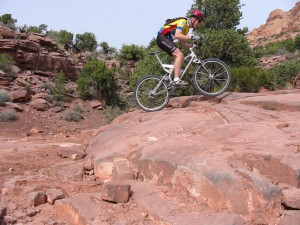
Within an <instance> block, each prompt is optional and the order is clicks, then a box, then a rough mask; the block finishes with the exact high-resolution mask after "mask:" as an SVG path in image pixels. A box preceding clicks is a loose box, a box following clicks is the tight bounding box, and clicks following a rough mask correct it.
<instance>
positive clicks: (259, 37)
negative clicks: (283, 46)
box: [247, 2, 300, 46]
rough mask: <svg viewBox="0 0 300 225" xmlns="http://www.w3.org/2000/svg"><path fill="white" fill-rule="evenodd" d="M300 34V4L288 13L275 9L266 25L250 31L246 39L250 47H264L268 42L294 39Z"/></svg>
mask: <svg viewBox="0 0 300 225" xmlns="http://www.w3.org/2000/svg"><path fill="white" fill-rule="evenodd" d="M299 34H300V2H297V3H296V5H295V7H293V8H292V9H291V10H290V11H288V12H284V11H282V10H280V9H276V10H274V11H273V12H271V14H270V15H269V18H268V19H267V21H266V24H263V25H261V26H260V27H259V28H256V29H254V30H252V31H251V32H250V33H249V35H248V37H247V39H248V40H249V41H250V42H251V45H252V46H256V45H265V44H267V43H269V42H274V41H280V40H285V39H288V38H292V39H294V38H295V37H296V36H297V35H299Z"/></svg>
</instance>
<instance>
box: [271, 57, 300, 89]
mask: <svg viewBox="0 0 300 225" xmlns="http://www.w3.org/2000/svg"><path fill="white" fill-rule="evenodd" d="M269 73H270V76H271V82H272V83H273V84H274V85H276V86H279V87H285V86H286V84H287V82H289V81H291V80H292V79H293V78H295V77H296V76H297V75H298V74H299V73H300V60H299V59H298V60H292V61H285V62H283V63H281V64H279V65H277V66H274V67H272V68H271V69H269Z"/></svg>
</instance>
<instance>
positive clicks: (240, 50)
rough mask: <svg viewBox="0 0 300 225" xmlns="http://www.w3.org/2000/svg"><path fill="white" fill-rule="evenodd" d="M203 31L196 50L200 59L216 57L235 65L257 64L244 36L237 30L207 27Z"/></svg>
mask: <svg viewBox="0 0 300 225" xmlns="http://www.w3.org/2000/svg"><path fill="white" fill-rule="evenodd" d="M203 33H205V39H204V41H203V43H204V44H203V45H202V47H201V48H200V49H199V50H197V51H196V52H197V55H199V56H200V57H201V58H202V59H206V58H218V59H221V60H223V61H224V62H226V63H227V64H228V65H230V66H235V67H240V66H255V65H257V64H258V61H257V59H256V58H255V57H254V54H253V51H252V50H251V48H250V45H249V42H248V41H247V39H246V37H245V36H244V35H243V34H240V33H239V32H238V31H235V30H211V29H207V30H205V31H203Z"/></svg>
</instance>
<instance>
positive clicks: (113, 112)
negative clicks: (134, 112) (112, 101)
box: [104, 106, 124, 122]
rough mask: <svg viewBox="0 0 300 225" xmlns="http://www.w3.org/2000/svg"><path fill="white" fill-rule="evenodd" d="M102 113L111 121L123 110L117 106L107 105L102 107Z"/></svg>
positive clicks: (122, 112)
mask: <svg viewBox="0 0 300 225" xmlns="http://www.w3.org/2000/svg"><path fill="white" fill-rule="evenodd" d="M104 114H105V117H106V119H107V121H108V122H111V121H113V120H114V119H115V118H117V117H118V116H121V115H122V114H124V111H123V110H122V109H121V108H120V107H118V106H107V107H106V108H105V109H104Z"/></svg>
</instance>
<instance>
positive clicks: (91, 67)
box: [77, 60, 119, 105]
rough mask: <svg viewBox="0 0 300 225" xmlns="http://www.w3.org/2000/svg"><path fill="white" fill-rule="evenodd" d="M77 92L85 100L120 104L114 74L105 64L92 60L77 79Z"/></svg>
mask: <svg viewBox="0 0 300 225" xmlns="http://www.w3.org/2000/svg"><path fill="white" fill-rule="evenodd" d="M77 91H78V93H79V94H80V96H81V97H82V98H84V99H92V98H97V99H103V100H104V101H105V102H106V104H107V105H114V104H117V103H118V102H119V99H118V87H117V82H116V80H115V76H114V73H113V71H112V70H111V69H109V68H107V67H106V65H105V64H104V62H102V61H98V60H90V61H88V62H87V63H86V64H85V66H84V67H83V69H82V71H81V73H80V75H79V77H78V79H77Z"/></svg>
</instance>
